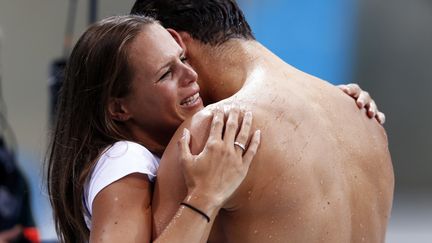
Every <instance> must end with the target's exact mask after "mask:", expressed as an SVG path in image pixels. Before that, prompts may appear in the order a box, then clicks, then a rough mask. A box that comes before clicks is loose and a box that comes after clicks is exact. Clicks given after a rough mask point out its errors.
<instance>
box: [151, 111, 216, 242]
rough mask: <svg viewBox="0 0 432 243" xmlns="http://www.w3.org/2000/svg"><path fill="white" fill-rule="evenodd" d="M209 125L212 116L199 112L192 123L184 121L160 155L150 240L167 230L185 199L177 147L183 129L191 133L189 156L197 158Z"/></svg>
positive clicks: (184, 186)
mask: <svg viewBox="0 0 432 243" xmlns="http://www.w3.org/2000/svg"><path fill="white" fill-rule="evenodd" d="M210 123H211V114H210V113H209V112H200V113H198V114H196V115H195V116H194V117H193V118H192V119H189V120H187V121H185V122H184V123H183V124H182V125H181V126H180V127H179V129H177V132H176V133H175V134H174V136H173V137H172V139H171V142H170V143H169V145H168V146H167V148H166V150H165V152H164V154H163V157H162V159H161V161H160V165H159V170H158V174H157V179H156V183H155V189H154V193H153V202H152V210H153V239H154V238H156V237H157V236H159V235H160V234H161V233H162V231H163V230H164V229H165V228H166V226H168V224H169V223H170V221H171V219H172V218H173V217H174V216H175V214H176V212H177V210H178V208H179V207H180V203H181V202H182V201H183V200H184V198H185V197H186V195H187V188H186V185H185V182H184V178H183V172H182V167H181V164H180V163H179V159H178V158H179V156H180V151H179V148H178V145H177V143H178V141H179V139H180V138H181V137H182V134H183V129H184V128H188V129H189V130H190V131H191V152H192V154H198V153H199V152H201V151H202V149H203V147H204V145H205V141H206V140H207V136H208V132H209V127H210Z"/></svg>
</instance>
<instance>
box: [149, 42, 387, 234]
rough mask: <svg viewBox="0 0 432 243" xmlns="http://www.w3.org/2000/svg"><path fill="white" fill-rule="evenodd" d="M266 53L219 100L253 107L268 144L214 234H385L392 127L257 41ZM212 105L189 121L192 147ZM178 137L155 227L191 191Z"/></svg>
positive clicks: (163, 171)
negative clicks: (237, 85)
mask: <svg viewBox="0 0 432 243" xmlns="http://www.w3.org/2000/svg"><path fill="white" fill-rule="evenodd" d="M251 45H252V48H253V49H254V52H256V55H257V56H259V57H260V58H259V61H257V62H255V64H256V65H254V66H251V67H250V69H249V70H248V76H247V79H246V81H245V83H244V85H243V87H242V89H241V90H240V91H238V92H237V93H236V94H235V95H233V96H231V97H229V98H227V99H225V100H223V101H221V102H218V103H217V104H216V105H229V104H235V105H241V106H244V107H245V108H246V109H247V110H251V111H252V112H253V114H254V127H255V129H261V131H262V138H261V145H260V148H259V150H258V153H257V155H256V156H255V159H254V161H253V162H252V165H251V168H250V170H249V173H248V175H247V177H246V179H245V181H244V182H243V183H242V185H241V186H240V188H239V189H238V190H237V191H236V192H235V194H234V196H233V197H232V198H231V199H230V200H229V202H228V203H227V204H226V206H225V207H224V209H222V210H221V211H220V212H219V215H218V217H217V219H216V221H215V223H214V226H213V230H212V233H211V236H210V239H209V241H210V242H384V237H385V230H386V225H387V221H388V218H389V213H390V209H391V204H392V199H393V186H394V178H393V169H392V164H391V158H390V154H389V151H388V148H387V138H386V134H385V131H384V129H383V128H382V127H381V126H380V125H379V124H378V122H376V121H375V120H370V119H368V118H367V117H366V116H365V115H364V114H363V111H361V110H358V109H357V108H356V107H355V102H354V101H353V100H352V99H350V98H349V97H347V96H346V95H344V94H343V93H342V92H341V91H340V90H338V89H337V88H335V87H334V86H332V85H330V84H328V83H326V82H324V81H322V80H319V79H317V78H315V77H312V76H310V75H307V74H305V73H303V72H301V71H299V70H296V69H295V68H292V67H291V66H289V65H287V64H285V63H284V62H282V61H281V60H280V59H278V58H277V57H276V56H274V55H273V54H271V52H269V51H268V50H267V49H265V48H264V47H262V46H261V45H260V44H258V43H257V42H252V43H251ZM208 109H211V107H210V108H209V107H207V108H206V109H205V110H203V111H201V112H199V113H198V114H196V115H195V116H194V117H193V118H192V119H190V120H188V121H186V122H185V123H184V124H183V125H182V127H181V128H180V129H179V131H181V130H182V128H183V127H188V128H189V129H190V130H191V132H192V145H191V146H192V152H195V153H198V152H199V151H200V150H201V149H202V147H203V145H204V143H205V141H206V139H207V136H208V134H205V131H207V130H208V127H209V126H210V120H211V119H210V115H209V112H208V111H207V110H208ZM180 136H181V134H180V132H177V133H176V135H175V136H174V137H173V139H172V140H171V143H170V145H169V146H168V147H167V149H166V151H165V154H164V157H163V158H162V160H161V163H160V168H159V172H158V179H157V183H156V187H155V194H154V201H153V205H152V207H153V210H154V225H155V228H154V233H155V234H158V232H160V231H161V230H162V229H163V228H164V227H166V225H167V223H168V222H169V221H170V219H171V218H172V217H173V216H174V213H175V212H176V211H177V209H178V207H179V203H180V202H181V201H182V200H183V199H184V197H185V195H186V191H185V190H186V187H185V185H184V181H183V178H182V174H181V170H180V165H179V164H178V161H177V155H178V149H177V144H176V141H177V140H178V138H179V137H180Z"/></svg>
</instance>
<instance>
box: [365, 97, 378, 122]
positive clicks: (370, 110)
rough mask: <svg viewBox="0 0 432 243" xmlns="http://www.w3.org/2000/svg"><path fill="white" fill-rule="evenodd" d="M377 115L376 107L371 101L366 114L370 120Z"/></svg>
mask: <svg viewBox="0 0 432 243" xmlns="http://www.w3.org/2000/svg"><path fill="white" fill-rule="evenodd" d="M377 113H378V107H377V105H376V103H375V101H374V100H371V102H370V103H369V107H368V112H367V114H368V116H369V117H370V118H374V117H375V116H376V114H377Z"/></svg>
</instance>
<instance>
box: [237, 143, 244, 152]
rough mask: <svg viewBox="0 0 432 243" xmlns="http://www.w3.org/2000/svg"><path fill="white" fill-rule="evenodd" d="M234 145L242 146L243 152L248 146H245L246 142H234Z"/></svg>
mask: <svg viewBox="0 0 432 243" xmlns="http://www.w3.org/2000/svg"><path fill="white" fill-rule="evenodd" d="M234 145H237V146H239V148H241V149H242V150H243V152H244V151H245V150H246V147H245V145H244V144H241V143H239V142H234Z"/></svg>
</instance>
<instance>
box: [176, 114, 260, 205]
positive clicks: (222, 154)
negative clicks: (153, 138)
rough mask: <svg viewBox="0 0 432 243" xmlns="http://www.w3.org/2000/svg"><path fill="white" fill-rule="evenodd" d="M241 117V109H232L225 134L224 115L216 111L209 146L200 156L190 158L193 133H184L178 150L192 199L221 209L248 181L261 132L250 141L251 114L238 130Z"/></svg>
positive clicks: (256, 133)
mask: <svg viewBox="0 0 432 243" xmlns="http://www.w3.org/2000/svg"><path fill="white" fill-rule="evenodd" d="M242 113H243V112H240V110H239V109H238V108H231V109H230V111H229V115H228V119H227V122H226V125H225V132H223V130H224V112H223V111H221V110H220V109H216V110H215V111H214V112H213V121H212V124H211V128H210V135H209V137H208V140H207V143H206V145H205V147H204V149H203V151H202V152H201V153H200V154H198V155H192V154H191V152H190V148H189V143H190V133H189V131H188V130H187V129H185V130H184V133H183V137H182V138H181V140H180V141H179V147H180V148H179V149H180V153H181V158H180V159H181V163H182V167H183V175H184V178H185V182H186V185H187V187H188V196H189V197H190V198H193V197H195V199H196V197H200V198H201V199H204V200H210V201H211V202H212V203H215V204H216V205H219V207H222V206H223V203H224V202H226V200H227V199H228V198H229V197H230V196H231V195H232V194H233V193H234V191H235V190H236V189H237V188H238V186H239V185H240V183H241V182H242V181H243V179H244V178H245V177H246V174H247V172H248V169H249V165H250V164H251V161H252V159H253V157H254V156H255V154H256V152H257V149H258V145H259V143H260V131H259V130H257V131H255V132H254V133H253V136H252V138H251V139H250V137H251V135H250V130H251V125H252V113H251V112H246V113H244V115H243V119H242V124H241V126H240V127H239V120H240V118H241V114H242ZM238 129H240V131H239V133H238V135H237V136H236V134H237V131H238ZM249 140H250V143H249V145H248V146H246V145H247V144H248V141H249ZM203 197H204V198H203ZM187 201H189V200H187ZM192 201H194V199H192Z"/></svg>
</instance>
